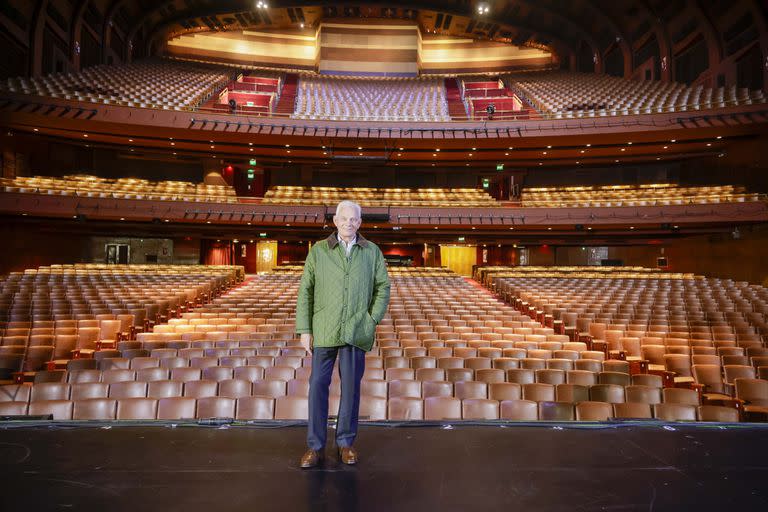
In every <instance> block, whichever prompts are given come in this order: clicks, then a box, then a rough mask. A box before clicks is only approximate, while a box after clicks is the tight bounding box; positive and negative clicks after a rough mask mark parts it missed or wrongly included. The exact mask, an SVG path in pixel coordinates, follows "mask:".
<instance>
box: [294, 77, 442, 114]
mask: <svg viewBox="0 0 768 512" xmlns="http://www.w3.org/2000/svg"><path fill="white" fill-rule="evenodd" d="M292 117H294V118H297V119H330V120H340V121H343V120H353V121H354V120H358V121H450V119H451V118H450V116H449V115H448V104H447V102H446V99H445V87H444V85H443V81H442V80H441V79H436V78H397V79H358V78H339V77H327V76H315V75H304V76H302V77H301V78H300V80H299V84H298V89H297V95H296V104H295V110H294V113H293V116H292Z"/></svg>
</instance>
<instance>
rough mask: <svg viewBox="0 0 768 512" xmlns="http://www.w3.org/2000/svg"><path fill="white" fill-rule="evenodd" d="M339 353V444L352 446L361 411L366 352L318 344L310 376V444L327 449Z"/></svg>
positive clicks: (314, 352) (337, 432) (353, 347)
mask: <svg viewBox="0 0 768 512" xmlns="http://www.w3.org/2000/svg"><path fill="white" fill-rule="evenodd" d="M337 354H338V356H339V376H340V377H341V401H340V403H339V416H338V420H337V423H336V445H337V446H339V447H346V446H352V443H354V442H355V437H356V436H357V417H358V413H359V411H360V380H361V379H362V378H363V372H365V351H364V350H362V349H360V348H357V347H355V346H352V345H345V346H343V347H316V348H315V349H314V350H313V352H312V375H311V376H310V377H309V424H308V425H307V445H308V446H309V448H311V449H312V450H323V449H324V448H325V441H326V437H327V435H328V388H329V386H330V385H331V376H332V374H333V365H334V363H335V362H336V355H337Z"/></svg>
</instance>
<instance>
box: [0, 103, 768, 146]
mask: <svg viewBox="0 0 768 512" xmlns="http://www.w3.org/2000/svg"><path fill="white" fill-rule="evenodd" d="M38 98H39V99H38ZM45 100H47V101H45ZM55 101H58V103H55ZM63 101H65V100H57V99H55V98H51V99H48V98H45V97H39V96H34V97H25V96H23V95H18V96H15V95H10V94H2V92H0V111H2V110H5V112H4V114H5V115H6V117H7V116H8V115H9V114H12V113H14V112H20V113H25V114H30V113H36V114H42V115H46V116H55V117H57V118H67V119H78V118H79V119H92V118H93V117H95V116H97V115H98V114H100V113H102V112H103V113H104V114H105V115H109V116H110V118H114V114H115V105H108V104H100V103H94V102H88V103H86V102H79V103H77V104H72V103H64V102H63ZM89 105H93V107H89ZM95 106H99V107H100V108H94V107H95ZM742 107H743V108H741V109H732V110H729V111H724V112H717V111H713V110H708V111H702V112H701V113H700V114H691V113H687V114H686V113H681V115H679V116H669V115H667V117H660V116H661V114H655V116H647V115H644V116H593V117H584V118H583V119H579V120H578V121H577V120H575V119H564V118H562V117H556V116H558V115H560V114H558V113H543V114H542V113H539V114H537V118H536V119H530V118H529V114H528V112H524V113H521V114H516V115H512V116H508V118H506V119H498V118H495V119H492V120H487V119H483V120H475V119H467V120H451V121H434V120H424V119H403V118H391V119H363V118H355V117H352V116H350V117H345V118H343V119H306V118H300V119H299V118H295V117H294V116H293V114H292V113H291V114H277V113H268V114H267V113H265V114H264V115H260V114H259V113H255V114H254V113H248V114H247V115H239V116H238V115H237V114H231V113H228V112H222V111H215V110H211V109H192V108H186V107H178V106H177V107H167V106H166V107H160V106H152V105H148V106H145V107H141V106H134V107H132V109H131V110H132V111H138V112H143V111H147V112H153V113H154V112H159V111H161V112H167V113H169V114H170V113H174V115H175V114H176V113H181V112H183V113H185V114H187V115H190V114H192V115H191V116H190V118H189V119H188V128H193V129H196V130H209V131H210V130H213V131H216V130H219V131H222V130H226V129H229V128H230V126H235V127H236V131H239V132H240V133H251V134H256V133H259V134H274V133H278V134H283V135H296V134H298V135H305V136H329V137H333V136H338V137H341V136H343V137H366V136H367V137H409V136H410V137H416V136H418V135H419V134H420V135H421V137H439V136H443V137H462V138H473V137H474V138H480V137H482V138H507V137H515V136H516V137H523V136H525V135H527V132H529V131H531V132H535V133H536V134H538V135H541V134H542V133H544V132H547V131H551V132H556V131H561V130H568V129H572V128H574V129H576V128H582V129H583V128H594V129H611V130H613V129H615V128H617V127H621V128H623V129H629V128H632V127H643V129H651V128H671V127H675V128H679V127H684V126H686V125H687V124H696V123H699V122H701V123H703V124H704V125H710V124H711V122H712V121H717V120H720V121H735V122H736V123H738V124H750V123H753V122H762V118H763V117H764V116H767V115H768V106H766V103H760V104H757V105H743V106H742ZM752 116H757V117H758V119H756V120H753V118H752ZM131 117H133V116H131ZM598 119H600V120H601V121H599V122H598ZM169 120H170V118H169ZM555 120H557V121H560V122H559V123H552V122H551V121H555ZM569 121H570V123H571V124H569V123H568V122H569ZM403 122H405V123H408V124H405V125H403V124H402V123H403ZM302 123H303V124H302ZM350 123H360V124H359V125H356V126H354V125H353V126H351V125H350ZM410 123H413V124H410ZM576 123H578V124H576ZM585 123H588V124H586V125H585Z"/></svg>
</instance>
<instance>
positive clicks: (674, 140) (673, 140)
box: [669, 139, 677, 142]
mask: <svg viewBox="0 0 768 512" xmlns="http://www.w3.org/2000/svg"><path fill="white" fill-rule="evenodd" d="M669 142H677V139H672V140H671V141H669Z"/></svg>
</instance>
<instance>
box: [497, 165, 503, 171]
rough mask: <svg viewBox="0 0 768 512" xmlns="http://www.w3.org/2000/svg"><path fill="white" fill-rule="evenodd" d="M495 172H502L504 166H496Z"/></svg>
mask: <svg viewBox="0 0 768 512" xmlns="http://www.w3.org/2000/svg"><path fill="white" fill-rule="evenodd" d="M496 170H497V171H503V170H504V164H496Z"/></svg>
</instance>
